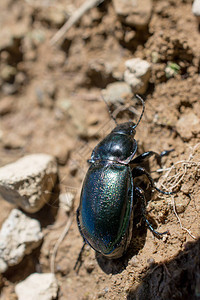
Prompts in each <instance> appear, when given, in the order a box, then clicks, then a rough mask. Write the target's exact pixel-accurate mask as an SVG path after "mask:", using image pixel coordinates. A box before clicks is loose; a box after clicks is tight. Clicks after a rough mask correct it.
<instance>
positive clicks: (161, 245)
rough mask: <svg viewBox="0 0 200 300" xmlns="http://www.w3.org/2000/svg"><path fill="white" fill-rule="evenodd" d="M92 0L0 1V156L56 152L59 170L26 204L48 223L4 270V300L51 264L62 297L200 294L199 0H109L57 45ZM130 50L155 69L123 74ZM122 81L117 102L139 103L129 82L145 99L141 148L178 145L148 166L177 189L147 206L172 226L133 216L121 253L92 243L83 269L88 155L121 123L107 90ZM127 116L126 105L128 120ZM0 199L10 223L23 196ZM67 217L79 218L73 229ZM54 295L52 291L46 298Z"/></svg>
mask: <svg viewBox="0 0 200 300" xmlns="http://www.w3.org/2000/svg"><path fill="white" fill-rule="evenodd" d="M84 2H85V0H76V1H75V0H74V1H72V0H67V1H63V0H59V1H53V0H51V1H50V0H42V1H37V0H35V1H33V0H24V1H22V0H15V1H13V0H1V1H0V28H1V30H0V166H4V165H7V164H9V163H11V162H15V161H16V160H17V159H19V158H21V157H23V156H25V155H28V154H36V153H46V154H50V155H52V156H53V157H55V158H56V161H57V164H58V170H59V182H57V184H56V186H55V187H54V189H53V191H51V199H50V202H49V203H47V204H46V205H45V206H44V207H43V208H42V209H41V210H40V211H39V212H37V213H34V214H33V213H25V214H26V215H27V218H33V219H36V220H37V221H39V223H40V225H41V228H42V236H43V242H42V243H41V244H40V245H39V246H38V245H37V248H35V249H34V250H33V249H32V250H31V251H32V252H31V253H26V255H25V257H24V258H23V260H22V261H21V262H20V263H17V264H16V265H15V266H12V267H9V268H8V270H7V271H5V272H2V275H1V276H0V290H1V299H17V295H16V292H17V291H19V290H20V288H19V286H18V289H15V287H16V285H17V284H18V283H19V282H21V281H23V280H25V279H26V278H27V277H28V276H29V275H31V274H32V273H34V272H37V273H50V272H53V271H55V276H56V279H57V283H58V285H59V290H58V295H57V298H58V299H59V300H60V299H62V300H63V299H84V300H86V299H88V300H89V299H156V300H157V299H158V300H160V299H199V297H200V259H199V257H200V245H199V239H198V236H199V230H200V227H199V214H200V201H199V189H200V121H199V120H200V100H199V95H200V76H199V72H200V51H199V49H200V31H199V24H198V18H197V17H196V16H194V13H193V12H192V3H193V1H192V0H167V1H166V0H165V1H164V0H159V1H157V0H154V1H150V0H149V1H147V0H143V1H138V3H136V2H137V1H135V3H136V6H134V3H132V6H131V5H130V2H129V3H128V2H126V1H124V2H123V1H117V0H113V1H109V0H106V1H103V2H102V3H101V4H100V5H99V6H98V7H94V8H92V9H91V10H89V11H88V12H87V13H85V14H84V15H83V17H82V18H81V19H80V20H79V21H78V22H77V23H76V24H74V25H73V26H72V27H71V28H70V29H69V31H68V32H67V33H66V34H65V35H64V37H62V38H61V39H60V40H59V41H58V42H56V43H53V44H52V40H51V39H52V38H53V36H54V35H55V34H56V32H57V31H58V29H59V28H60V27H61V26H62V25H63V24H64V23H65V21H66V20H67V19H69V17H70V16H71V15H73V13H74V12H76V10H77V8H78V7H80V5H81V4H83V3H84ZM133 2H134V1H133ZM195 2H197V1H195ZM123 3H125V5H123ZM196 14H198V12H197V13H196ZM199 15H200V14H199ZM133 58H140V59H141V60H144V61H145V62H148V66H150V67H149V68H150V69H148V68H147V69H148V70H150V71H147V72H149V73H148V75H147V77H145V76H144V75H141V74H140V75H138V76H139V77H137V78H136V79H137V82H136V83H137V84H135V83H134V84H132V81H131V82H130V78H131V80H132V79H133V77H132V75H133V74H135V72H136V71H135V70H130V69H128V71H129V73H131V74H128V77H127V72H126V75H125V73H124V72H125V71H127V68H128V67H127V63H125V62H126V61H127V60H130V59H133ZM144 77H145V79H144ZM138 78H139V79H138ZM134 80H135V79H134ZM140 80H141V82H144V81H145V80H146V83H145V84H146V88H144V90H139V88H141V83H140ZM121 81H126V84H125V85H126V87H124V86H123V88H122V87H120V89H122V91H124V90H123V89H124V88H125V90H126V93H127V91H128V93H127V94H128V96H127V97H126V99H125V100H124V99H123V97H122V98H120V99H117V98H116V97H117V96H114V97H113V99H112V101H111V100H110V104H111V106H110V107H111V109H112V110H115V109H117V107H119V105H122V106H124V107H125V105H126V104H127V103H129V105H131V107H132V108H136V109H137V111H139V110H140V109H141V108H140V106H139V105H137V103H136V102H135V101H134V100H131V99H130V98H131V97H130V91H131V89H132V91H133V93H134V92H139V93H140V94H142V96H143V98H144V99H145V114H144V117H143V118H142V121H141V122H140V124H139V126H138V128H137V133H136V139H137V141H138V153H142V152H144V151H148V150H153V151H156V152H159V153H160V152H161V151H163V150H165V149H174V151H173V152H171V153H170V154H169V155H168V156H167V157H163V159H162V168H164V169H166V170H165V171H163V172H161V173H158V172H153V171H155V170H157V169H159V168H160V167H159V165H157V164H156V162H155V160H154V159H150V163H149V165H147V166H146V167H147V168H148V170H149V171H150V172H152V176H153V178H154V179H155V182H156V184H157V186H159V187H160V188H162V189H164V190H173V191H175V193H174V194H173V195H171V196H166V195H159V194H158V193H154V194H151V201H148V204H147V212H148V219H149V220H151V222H152V223H153V225H154V226H155V228H158V230H159V231H161V232H162V231H166V230H169V233H170V234H169V235H165V236H163V238H162V239H157V238H156V237H155V236H153V235H152V233H151V232H150V231H149V230H147V229H146V227H145V225H144V224H139V222H136V221H135V222H134V231H133V232H134V238H133V239H132V241H131V245H130V247H129V249H128V252H127V254H126V255H125V256H124V257H123V258H121V259H118V260H113V261H110V260H106V259H105V258H103V257H102V256H100V255H98V254H95V253H94V251H93V250H92V249H91V248H89V247H86V249H85V251H84V253H83V261H82V265H81V266H80V268H79V270H78V272H76V271H74V269H73V268H74V265H75V262H76V259H77V257H78V254H79V251H80V249H81V246H82V238H81V236H80V234H79V231H78V228H77V224H76V218H75V211H76V209H77V207H78V203H79V195H80V189H81V183H82V180H83V178H84V175H85V172H86V171H87V168H88V165H87V159H88V158H89V157H90V153H91V150H92V149H93V148H94V146H95V145H96V144H97V142H98V141H99V140H100V139H102V137H104V136H105V135H106V134H107V133H108V132H109V131H110V130H111V128H113V127H114V123H113V121H112V120H111V119H110V116H109V114H108V111H107V108H106V106H105V103H104V102H103V101H102V98H101V92H102V89H106V91H104V93H106V95H107V96H108V100H109V98H112V97H111V96H112V95H113V93H114V92H115V90H116V86H114V88H113V89H111V95H110V94H109V91H110V89H109V87H108V85H109V84H111V83H115V82H121ZM138 82H139V83H138ZM138 86H139V87H138ZM111 87H112V86H111ZM120 91H121V90H120ZM131 93H132V92H131ZM115 98H116V101H115ZM111 102H112V103H111ZM140 111H141V110H140ZM133 116H134V117H135V114H134V115H132V117H133ZM129 118H130V116H127V115H125V114H122V115H120V114H119V115H118V120H119V122H120V121H121V120H123V119H126V120H127V119H129ZM16 172H17V170H16ZM142 184H143V186H144V187H145V189H147V188H148V187H147V185H146V184H145V183H142ZM27 188H28V187H27ZM147 190H148V189H147ZM64 193H68V195H69V193H70V194H71V195H73V196H74V197H73V198H74V203H73V208H72V209H71V211H70V212H69V211H68V209H67V211H68V212H66V207H63V205H61V202H62V201H61V197H60V198H59V195H60V194H64ZM148 195H149V193H147V198H148V200H150V197H148ZM59 200H60V204H59ZM0 201H1V213H0V224H1V225H2V224H3V222H4V221H5V220H6V219H7V218H8V216H9V213H10V212H11V211H12V209H13V208H14V205H13V204H10V203H8V202H6V201H5V200H4V199H3V198H1V199H0ZM71 222H72V224H71V226H70V223H71ZM37 224H38V222H37ZM66 225H67V226H68V225H69V226H70V228H69V231H68V234H67V235H66V236H65V237H64V234H63V232H64V231H66V229H67V228H66ZM62 235H63V240H62V239H61V238H62ZM59 239H60V242H59V243H57V242H58V241H59ZM55 245H56V246H57V245H58V248H57V249H55ZM0 250H1V249H0ZM55 250H57V251H55ZM0 252H1V251H0ZM29 252H30V251H29ZM50 276H51V275H50ZM25 285H26V284H25ZM56 293H57V289H53V294H52V296H51V297H52V298H49V299H53V297H56V296H55V295H56ZM49 297H50V296H49ZM19 299H20V298H19ZM21 299H24V298H21ZM41 299H42V298H41Z"/></svg>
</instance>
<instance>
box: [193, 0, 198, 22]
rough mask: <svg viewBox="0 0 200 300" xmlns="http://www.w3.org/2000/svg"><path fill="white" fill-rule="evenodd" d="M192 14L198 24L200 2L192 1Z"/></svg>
mask: <svg viewBox="0 0 200 300" xmlns="http://www.w3.org/2000/svg"><path fill="white" fill-rule="evenodd" d="M192 12H193V14H194V15H195V16H196V17H197V20H198V22H200V0H194V2H193V5H192Z"/></svg>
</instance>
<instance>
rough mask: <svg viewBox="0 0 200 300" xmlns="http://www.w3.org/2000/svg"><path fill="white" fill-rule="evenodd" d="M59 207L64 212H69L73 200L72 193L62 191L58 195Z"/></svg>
mask: <svg viewBox="0 0 200 300" xmlns="http://www.w3.org/2000/svg"><path fill="white" fill-rule="evenodd" d="M59 202H60V207H61V208H62V209H64V211H65V212H67V213H69V212H70V211H71V209H72V206H73V202H74V195H73V194H72V193H63V194H60V196H59Z"/></svg>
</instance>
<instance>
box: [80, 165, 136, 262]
mask: <svg viewBox="0 0 200 300" xmlns="http://www.w3.org/2000/svg"><path fill="white" fill-rule="evenodd" d="M132 206H133V179H132V174H131V169H130V167H129V165H123V164H119V163H113V162H112V163H109V162H103V161H102V162H98V163H94V164H92V165H91V166H90V168H89V170H88V172H87V174H86V178H85V181H84V183H83V188H82V194H81V201H80V206H79V209H78V214H77V216H78V225H79V229H80V232H81V234H82V236H83V237H84V239H85V240H86V241H87V242H88V243H89V244H90V245H91V247H93V248H94V249H95V250H96V251H98V252H101V253H102V254H103V255H108V256H109V255H111V256H112V252H113V251H114V252H116V249H117V248H118V247H120V245H122V244H123V239H124V238H125V237H127V231H128V230H129V222H130V217H131V211H132ZM123 247H124V246H123Z"/></svg>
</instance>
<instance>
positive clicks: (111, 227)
mask: <svg viewBox="0 0 200 300" xmlns="http://www.w3.org/2000/svg"><path fill="white" fill-rule="evenodd" d="M136 96H137V98H138V99H139V100H140V101H141V103H142V106H143V108H142V112H141V115H140V117H139V120H138V121H137V123H136V124H135V123H133V122H125V123H121V124H118V123H117V121H116V119H115V118H114V117H113V116H112V114H111V117H112V118H113V119H114V121H115V123H116V127H115V128H114V129H113V130H112V131H111V132H110V133H109V134H108V135H107V136H106V137H105V138H104V139H103V140H102V141H100V142H99V143H98V144H97V146H96V147H95V148H94V150H93V151H92V154H91V159H90V160H89V163H90V167H89V169H88V171H87V174H86V176H85V179H84V182H83V186H82V191H81V197H80V205H79V207H78V209H77V224H78V228H79V231H80V233H81V235H82V237H83V240H84V244H83V247H82V249H81V252H82V251H83V248H84V246H85V244H89V245H90V246H91V247H92V248H93V249H94V250H95V251H96V252H99V253H101V254H102V255H103V256H105V257H107V258H110V259H116V258H119V257H121V256H123V255H124V253H125V252H126V250H127V247H128V246H129V243H130V240H131V238H132V226H133V217H134V207H135V206H136V203H137V201H141V203H142V209H143V217H144V220H145V222H146V224H147V226H148V227H149V229H150V230H151V231H152V232H153V233H154V234H156V235H162V234H165V233H167V231H166V232H163V233H159V232H157V231H155V230H154V229H153V227H152V225H151V224H150V223H149V221H148V220H147V219H146V214H145V196H144V192H143V190H142V189H141V188H140V187H138V186H136V185H135V184H134V179H135V178H137V177H140V176H142V175H145V176H146V177H147V179H148V181H149V183H150V185H151V187H152V188H154V189H156V190H157V191H158V192H160V193H163V194H166V195H169V194H171V192H165V191H162V190H160V189H159V188H157V187H156V186H155V184H154V181H153V179H152V177H151V176H150V174H149V173H148V172H147V171H146V170H145V169H144V168H143V167H141V166H140V164H141V163H143V162H144V161H145V160H147V159H148V158H150V157H151V156H153V155H154V156H155V157H156V159H157V161H158V163H160V162H161V157H162V156H164V155H167V154H168V153H169V152H171V151H173V150H168V151H163V152H162V153H161V154H160V155H159V154H158V153H156V152H154V151H148V152H145V153H143V154H141V155H139V156H137V157H135V158H134V156H135V154H136V151H137V141H136V140H135V134H136V128H137V126H138V124H139V123H140V121H141V119H142V116H143V114H144V110H145V103H144V101H143V99H142V98H141V97H140V96H138V95H136ZM107 106H108V105H107ZM81 252H80V254H79V258H78V260H79V259H80V255H81Z"/></svg>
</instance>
